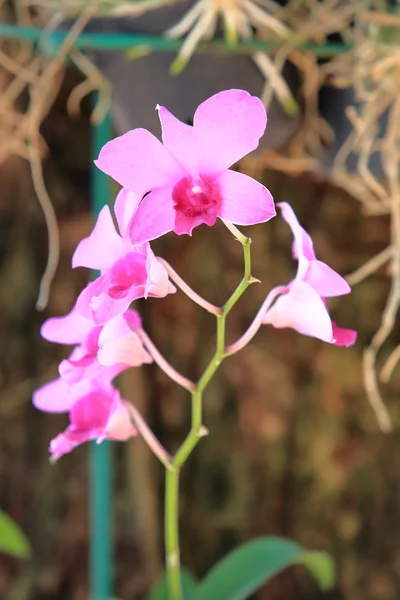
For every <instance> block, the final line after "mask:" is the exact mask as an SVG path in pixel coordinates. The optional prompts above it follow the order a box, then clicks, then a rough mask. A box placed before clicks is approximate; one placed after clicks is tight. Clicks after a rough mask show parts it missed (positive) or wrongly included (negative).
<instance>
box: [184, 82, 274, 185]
mask: <svg viewBox="0 0 400 600" xmlns="http://www.w3.org/2000/svg"><path fill="white" fill-rule="evenodd" d="M266 124H267V115H266V112H265V108H264V105H263V103H262V102H261V100H260V99H259V98H256V97H255V96H251V95H250V94H249V93H248V92H245V91H243V90H225V91H223V92H220V93H219V94H215V95H214V96H211V98H208V100H206V101H205V102H203V103H202V104H200V106H199V107H198V109H197V110H196V113H195V115H194V119H193V126H194V129H195V134H196V139H197V144H198V157H199V167H200V170H201V174H202V175H213V174H219V173H222V172H223V171H225V170H226V169H228V168H229V167H230V166H231V165H233V164H234V163H235V162H237V161H238V160H239V159H241V158H242V157H243V156H245V155H246V154H248V153H249V152H251V151H252V150H255V149H256V148H257V146H258V143H259V140H260V138H261V136H262V135H263V133H264V131H265V127H266Z"/></svg>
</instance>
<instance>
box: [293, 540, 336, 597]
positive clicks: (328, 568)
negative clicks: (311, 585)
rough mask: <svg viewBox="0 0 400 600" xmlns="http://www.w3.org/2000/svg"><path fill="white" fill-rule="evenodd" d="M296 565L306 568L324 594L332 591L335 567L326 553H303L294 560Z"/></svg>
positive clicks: (317, 551) (313, 551) (310, 551)
mask: <svg viewBox="0 0 400 600" xmlns="http://www.w3.org/2000/svg"><path fill="white" fill-rule="evenodd" d="M296 563H297V564H299V565H304V566H305V567H307V569H308V570H309V571H310V573H311V575H313V577H314V578H315V579H316V581H317V583H318V585H319V587H320V588H321V590H323V591H324V592H325V591H328V590H330V589H332V588H333V586H334V585H335V579H336V572H335V565H334V564H333V560H332V558H331V557H330V556H329V554H328V553H327V552H323V551H322V550H308V551H305V552H303V554H302V555H301V556H300V557H299V558H298V559H297V560H296Z"/></svg>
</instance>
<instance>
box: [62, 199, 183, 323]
mask: <svg viewBox="0 0 400 600" xmlns="http://www.w3.org/2000/svg"><path fill="white" fill-rule="evenodd" d="M135 198H136V197H135V196H134V195H133V194H132V193H131V192H129V191H128V190H122V191H121V192H120V194H119V195H118V197H117V200H116V205H115V213H116V217H117V222H118V226H119V230H120V232H121V235H120V234H119V233H117V231H116V229H115V226H114V223H113V220H112V216H111V212H110V209H109V207H108V206H105V207H104V208H103V209H102V210H101V212H100V213H99V216H98V219H97V222H96V224H95V226H94V229H93V231H92V233H91V234H90V236H89V237H87V238H85V239H83V240H82V241H81V242H80V243H79V244H78V246H77V248H76V250H75V253H74V256H73V258H72V266H73V267H88V268H90V269H98V270H100V271H101V275H100V277H98V278H97V279H96V280H95V281H93V282H92V283H89V284H88V285H87V286H86V288H85V289H84V290H83V291H82V292H81V294H80V296H79V297H78V300H77V311H78V312H79V313H80V314H81V315H82V316H84V317H86V318H88V319H93V320H94V321H95V322H96V323H97V324H104V323H106V322H107V321H108V320H110V319H112V318H113V317H116V316H118V315H121V314H122V313H124V312H125V311H126V310H127V308H128V307H129V305H130V304H131V302H133V300H136V299H138V298H143V297H145V298H147V297H148V296H156V297H159V298H162V297H164V296H166V295H167V294H171V293H174V292H176V288H175V287H174V286H173V285H172V284H171V283H170V281H169V279H168V274H167V271H166V270H165V268H164V267H163V265H162V264H161V263H160V262H159V260H158V259H157V258H156V257H155V256H154V253H153V251H152V250H151V248H150V244H149V243H148V242H147V243H145V244H141V245H138V246H132V244H131V242H130V241H129V239H128V238H127V237H126V227H127V221H128V220H129V218H130V217H129V216H128V215H129V211H128V208H127V207H129V205H130V204H132V203H134V202H135V201H136V199H135Z"/></svg>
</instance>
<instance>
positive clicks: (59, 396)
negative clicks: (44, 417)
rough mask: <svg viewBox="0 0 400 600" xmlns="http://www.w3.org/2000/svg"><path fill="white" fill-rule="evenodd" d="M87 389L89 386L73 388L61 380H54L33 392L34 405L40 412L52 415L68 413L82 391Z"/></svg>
mask: <svg viewBox="0 0 400 600" xmlns="http://www.w3.org/2000/svg"><path fill="white" fill-rule="evenodd" d="M82 388H84V389H87V388H88V384H87V383H85V384H82V386H80V388H78V387H75V389H74V388H71V387H70V386H69V385H68V384H67V382H65V381H63V380H62V379H61V378H58V379H54V380H53V381H50V382H49V383H46V384H45V385H43V386H42V387H40V388H38V389H37V390H35V391H34V392H33V396H32V401H33V405H34V406H35V407H36V408H38V409H39V410H43V411H45V412H50V413H60V412H67V411H69V410H70V408H71V406H72V405H73V404H74V402H76V400H77V397H79V393H80V390H82Z"/></svg>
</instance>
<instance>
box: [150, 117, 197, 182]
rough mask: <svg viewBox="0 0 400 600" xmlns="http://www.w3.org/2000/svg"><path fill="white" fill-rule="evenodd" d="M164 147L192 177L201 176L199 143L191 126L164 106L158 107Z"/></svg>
mask: <svg viewBox="0 0 400 600" xmlns="http://www.w3.org/2000/svg"><path fill="white" fill-rule="evenodd" d="M158 116H159V117H160V121H161V128H162V139H163V143H164V146H165V147H166V148H168V150H169V151H170V152H171V154H173V155H174V156H175V158H176V159H177V161H178V162H179V163H180V164H181V165H182V166H183V167H184V169H186V171H187V172H188V173H190V174H191V175H192V176H196V175H199V167H198V159H197V143H196V138H195V131H194V128H193V127H192V126H191V125H186V124H185V123H182V121H179V119H177V118H176V117H174V115H173V114H171V113H170V112H169V111H168V110H167V109H166V108H164V107H163V106H159V107H158Z"/></svg>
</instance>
